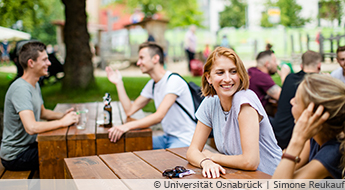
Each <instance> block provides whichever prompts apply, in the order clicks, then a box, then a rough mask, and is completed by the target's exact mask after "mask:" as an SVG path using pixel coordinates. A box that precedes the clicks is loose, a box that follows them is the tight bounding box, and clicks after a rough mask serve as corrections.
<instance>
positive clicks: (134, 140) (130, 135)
mask: <svg viewBox="0 0 345 190" xmlns="http://www.w3.org/2000/svg"><path fill="white" fill-rule="evenodd" d="M118 109H119V112H120V115H121V120H122V122H123V123H126V122H130V121H134V120H138V119H142V118H144V117H145V114H144V112H143V110H139V111H137V112H135V113H134V114H133V115H131V116H130V117H127V115H126V113H125V111H124V109H123V107H122V105H121V103H119V104H118ZM124 135H125V152H133V151H140V150H152V130H151V129H150V128H146V129H138V130H131V131H128V132H127V133H125V134H124Z"/></svg>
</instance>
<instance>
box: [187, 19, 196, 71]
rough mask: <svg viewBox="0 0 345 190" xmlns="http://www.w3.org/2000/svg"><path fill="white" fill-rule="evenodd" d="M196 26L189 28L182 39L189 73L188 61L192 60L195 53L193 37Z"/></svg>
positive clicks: (194, 37)
mask: <svg viewBox="0 0 345 190" xmlns="http://www.w3.org/2000/svg"><path fill="white" fill-rule="evenodd" d="M195 31H196V26H195V25H192V26H190V27H189V30H188V31H187V33H186V35H185V37H184V49H185V51H186V54H187V57H188V69H189V71H191V68H190V61H191V60H193V59H194V57H195V52H196V45H197V38H196V35H195Z"/></svg>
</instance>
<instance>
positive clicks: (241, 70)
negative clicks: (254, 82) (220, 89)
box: [201, 47, 249, 96]
mask: <svg viewBox="0 0 345 190" xmlns="http://www.w3.org/2000/svg"><path fill="white" fill-rule="evenodd" d="M222 56H223V57H226V58H228V59H230V60H232V61H233V62H234V64H235V66H236V68H237V73H238V76H239V78H240V85H239V87H238V89H237V91H240V90H242V89H248V88H249V77H248V73H247V70H246V68H245V67H244V65H243V62H242V60H241V59H240V57H238V55H237V54H236V53H235V51H234V50H232V49H229V48H225V47H218V48H216V49H215V50H214V51H213V52H212V53H211V54H210V55H209V56H208V58H207V61H206V63H205V65H204V73H203V75H202V78H201V92H202V94H203V95H204V96H214V95H216V94H217V92H216V90H215V89H214V88H213V86H212V85H210V84H209V83H208V81H207V78H206V76H207V75H208V76H209V75H210V73H211V70H212V67H213V65H214V63H215V61H216V60H217V59H218V58H220V57H222ZM237 91H236V92H237Z"/></svg>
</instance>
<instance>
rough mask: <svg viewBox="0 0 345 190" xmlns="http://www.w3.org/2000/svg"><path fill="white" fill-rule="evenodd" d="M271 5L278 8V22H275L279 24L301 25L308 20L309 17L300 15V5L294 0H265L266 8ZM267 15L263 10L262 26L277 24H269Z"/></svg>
mask: <svg viewBox="0 0 345 190" xmlns="http://www.w3.org/2000/svg"><path fill="white" fill-rule="evenodd" d="M272 6H273V7H279V8H280V23H277V24H281V25H283V26H286V27H301V26H304V25H305V24H306V23H308V22H309V21H310V18H302V17H300V15H299V14H300V12H301V10H302V6H301V5H299V4H297V2H296V0H278V1H277V2H276V3H273V2H271V1H270V0H267V2H266V9H268V8H269V7H272ZM268 17H269V15H267V13H266V12H263V14H262V18H261V26H262V27H272V26H275V25H277V24H270V23H269V22H268Z"/></svg>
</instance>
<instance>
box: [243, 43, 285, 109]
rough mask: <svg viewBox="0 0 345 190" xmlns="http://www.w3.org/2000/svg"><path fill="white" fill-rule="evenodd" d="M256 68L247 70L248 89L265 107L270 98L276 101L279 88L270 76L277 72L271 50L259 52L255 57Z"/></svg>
mask: <svg viewBox="0 0 345 190" xmlns="http://www.w3.org/2000/svg"><path fill="white" fill-rule="evenodd" d="M256 62H257V66H256V67H251V68H249V69H248V75H249V79H250V83H249V89H251V90H253V91H254V92H255V93H256V95H257V96H258V97H259V99H260V101H261V103H262V105H263V106H264V107H265V106H266V105H267V104H268V102H269V99H270V98H273V99H274V100H276V101H278V100H279V96H280V92H281V88H280V87H279V86H278V85H276V84H275V83H274V81H273V80H272V78H271V75H274V74H275V73H276V72H277V66H278V65H277V61H276V57H275V55H274V53H273V51H272V50H266V51H263V52H260V53H259V54H258V56H257V57H256Z"/></svg>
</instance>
